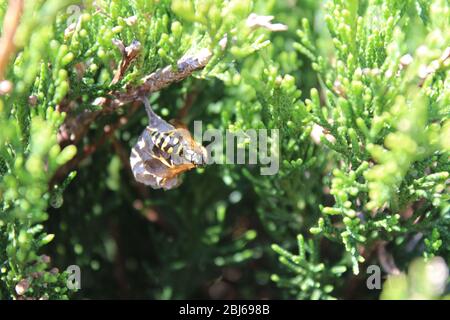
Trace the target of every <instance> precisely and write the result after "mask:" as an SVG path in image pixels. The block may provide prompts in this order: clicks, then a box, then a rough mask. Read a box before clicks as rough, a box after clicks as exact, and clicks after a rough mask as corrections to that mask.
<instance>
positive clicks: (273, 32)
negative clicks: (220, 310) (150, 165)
mask: <svg viewBox="0 0 450 320" xmlns="http://www.w3.org/2000/svg"><path fill="white" fill-rule="evenodd" d="M0 22H1V23H0V35H1V38H0V299H68V298H151V299H180V298H278V299H280V298H297V299H342V298H373V299H377V298H382V299H408V298H417V297H420V298H432V299H435V298H440V297H443V296H445V295H446V294H448V292H447V291H446V288H448V285H447V286H446V284H448V269H447V265H448V264H449V262H450V252H449V248H450V246H449V245H450V233H449V227H450V210H449V209H450V206H449V193H448V191H449V186H448V182H449V169H450V168H449V164H450V162H449V151H450V144H449V141H450V120H449V114H450V82H449V81H450V80H449V73H450V3H449V1H448V0H408V1H396V0H383V1H381V0H376V1H375V0H349V1H343V0H325V1H312V0H292V1H275V0H270V1H263V0H253V1H252V0H237V1H235V0H188V1H186V0H173V1H170V0H134V1H121V0H96V1H94V0H85V1H75V0H63V1H62V0H34V1H22V0H10V1H8V0H0ZM142 95H146V96H148V97H149V101H150V104H151V106H152V108H153V110H154V111H155V112H156V113H157V114H158V115H159V116H161V117H162V118H164V119H165V120H167V121H169V120H170V119H176V120H178V121H181V122H183V123H185V124H186V125H187V127H188V128H189V129H191V131H194V130H193V129H194V124H193V122H194V121H195V120H201V121H202V122H203V129H204V130H206V129H208V128H214V129H218V130H219V131H220V132H222V133H223V136H224V137H225V134H226V132H228V133H238V132H240V130H243V131H246V130H251V129H265V130H268V134H269V136H270V138H269V141H270V145H269V151H270V152H269V153H270V155H271V156H273V157H274V159H276V160H277V161H279V167H278V170H277V172H276V174H274V175H261V169H262V168H263V167H265V166H264V165H263V164H261V163H258V164H256V165H255V164H227V163H224V164H211V165H208V166H206V167H204V168H196V169H195V170H192V171H190V172H187V173H185V174H184V176H183V182H182V184H181V185H180V186H179V187H178V188H176V189H173V190H170V191H163V190H153V189H151V188H149V187H147V186H145V185H143V184H140V183H138V182H136V181H135V180H134V177H133V174H132V171H131V170H132V168H131V167H130V162H129V156H130V150H131V148H133V146H134V145H135V144H136V142H137V140H138V137H139V135H140V134H141V133H142V131H143V130H144V128H145V126H146V125H147V124H148V119H147V116H146V113H145V110H144V108H143V107H142V102H141V100H140V97H141V96H142ZM271 130H272V131H271ZM273 130H278V131H276V132H278V135H274V134H273V132H275V131H273ZM246 132H248V131H246ZM271 133H272V134H271ZM278 138H279V139H278ZM238 142H239V143H238V146H239V147H242V148H249V147H250V145H251V143H252V141H251V140H250V136H249V135H247V136H245V138H244V139H242V140H240V141H238ZM203 143H204V145H207V144H208V142H203ZM224 151H225V150H224ZM259 151H260V152H261V150H259ZM224 156H225V152H224ZM223 158H224V157H223ZM248 158H249V156H247V158H246V159H247V160H248ZM71 265H77V266H79V267H80V270H81V283H80V284H81V288H80V289H78V290H72V289H71V288H70V286H68V280H70V277H71V274H70V272H68V271H65V270H66V269H67V268H68V267H69V266H71ZM371 265H375V266H379V267H380V268H381V273H382V277H383V279H384V278H385V277H386V276H387V281H386V282H385V284H383V288H382V290H370V288H368V287H367V285H366V284H367V283H366V280H367V278H368V276H369V274H368V273H367V270H368V267H369V266H371ZM430 270H434V271H436V272H435V273H436V274H438V275H439V279H437V280H436V279H434V278H433V279H434V280H436V281H434V280H433V279H432V277H433V272H431V271H430ZM438 271H439V272H438ZM430 272H431V273H430ZM430 277H431V278H430ZM433 281H434V282H433ZM421 283H435V284H436V286H434V287H432V286H428V285H426V286H422V285H421ZM447 290H448V289H447Z"/></svg>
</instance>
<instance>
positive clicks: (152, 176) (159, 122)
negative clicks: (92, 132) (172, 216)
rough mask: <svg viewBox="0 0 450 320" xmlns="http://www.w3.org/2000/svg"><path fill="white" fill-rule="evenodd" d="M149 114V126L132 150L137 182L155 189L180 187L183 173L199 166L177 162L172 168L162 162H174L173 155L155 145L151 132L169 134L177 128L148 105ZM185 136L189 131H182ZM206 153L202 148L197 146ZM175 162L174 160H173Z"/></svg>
mask: <svg viewBox="0 0 450 320" xmlns="http://www.w3.org/2000/svg"><path fill="white" fill-rule="evenodd" d="M146 109H147V113H148V116H149V119H150V124H149V126H148V127H147V128H146V129H145V130H144V131H143V132H142V134H141V135H140V136H139V139H138V141H137V143H136V145H135V146H134V147H133V149H132V150H131V156H130V165H131V169H132V171H133V175H134V177H135V179H136V181H138V182H141V183H143V184H146V185H149V186H151V187H152V188H153V189H160V188H163V189H165V190H169V189H173V188H176V187H178V186H179V185H180V184H181V182H182V180H181V173H183V172H185V171H188V170H190V169H192V168H195V167H196V166H197V165H195V164H193V163H190V162H186V161H184V162H179V159H178V161H175V165H174V166H172V167H169V166H167V164H165V163H163V162H162V161H161V158H163V159H165V160H167V162H172V163H173V162H174V161H170V160H171V155H170V154H168V153H166V152H164V151H162V150H161V149H159V148H158V147H157V146H155V145H154V143H153V140H152V138H151V134H150V132H151V130H149V129H156V130H158V131H160V132H167V131H172V130H175V129H176V128H175V127H174V126H173V125H171V124H169V123H168V122H166V121H164V120H163V119H161V118H160V117H159V116H158V115H156V114H155V113H154V112H153V111H152V110H151V108H150V106H149V105H148V104H147V103H146ZM181 130H182V131H184V134H185V135H186V134H188V135H189V136H190V133H189V132H188V131H187V130H184V129H181ZM197 147H198V148H199V149H200V150H202V151H204V148H203V147H202V146H197ZM172 160H173V159H172Z"/></svg>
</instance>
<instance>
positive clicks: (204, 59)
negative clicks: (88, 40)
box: [58, 49, 212, 145]
mask: <svg viewBox="0 0 450 320" xmlns="http://www.w3.org/2000/svg"><path fill="white" fill-rule="evenodd" d="M211 56H212V54H211V52H210V51H209V50H208V49H203V50H201V51H200V52H198V53H197V54H195V55H184V56H183V57H182V58H181V59H180V60H178V63H177V69H176V70H174V68H173V67H172V66H166V67H164V68H162V69H159V70H157V71H155V72H153V73H151V74H150V75H148V76H146V77H144V78H143V79H141V82H142V84H140V85H138V86H129V87H128V88H127V89H126V92H121V91H119V90H116V91H113V92H111V93H110V94H109V96H110V97H111V98H110V97H102V98H98V99H96V100H95V101H94V105H96V106H98V107H101V109H100V110H95V111H90V110H85V111H84V112H83V113H81V114H79V115H78V116H76V117H69V118H68V119H67V120H66V121H65V123H64V124H63V125H62V126H61V127H60V129H59V134H58V142H59V143H60V145H67V144H76V143H77V142H78V141H80V139H81V138H82V137H84V135H85V134H86V133H87V131H88V129H89V127H90V125H91V124H92V123H93V122H94V121H95V120H96V119H97V118H98V117H99V116H102V115H105V114H109V113H112V112H113V111H114V110H116V109H117V108H119V107H121V106H123V105H125V104H127V103H130V102H132V101H135V100H137V99H139V98H140V97H142V96H146V95H148V94H150V93H152V92H156V91H159V90H161V89H163V88H166V87H168V86H169V85H170V84H172V83H174V82H178V81H181V80H183V79H185V78H187V77H189V76H190V75H192V73H194V72H195V71H198V70H201V69H203V68H204V67H205V66H206V65H207V64H208V62H209V60H210V59H211ZM124 59H127V57H124ZM121 65H129V64H126V63H121ZM119 73H120V74H122V75H123V74H124V71H123V70H121V69H119ZM114 79H116V77H115V78H114ZM113 81H115V83H117V82H118V81H119V80H113Z"/></svg>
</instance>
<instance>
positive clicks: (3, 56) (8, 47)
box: [0, 0, 23, 81]
mask: <svg viewBox="0 0 450 320" xmlns="http://www.w3.org/2000/svg"><path fill="white" fill-rule="evenodd" d="M22 12H23V0H9V6H8V10H7V12H6V14H5V18H4V21H3V34H2V37H1V38H0V81H1V80H4V76H5V69H6V66H7V65H8V62H9V59H10V58H11V56H12V55H13V53H14V51H15V50H16V47H15V45H14V36H15V34H16V31H17V27H18V26H19V22H20V17H21V16H22Z"/></svg>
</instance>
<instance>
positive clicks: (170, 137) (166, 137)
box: [149, 128, 183, 155]
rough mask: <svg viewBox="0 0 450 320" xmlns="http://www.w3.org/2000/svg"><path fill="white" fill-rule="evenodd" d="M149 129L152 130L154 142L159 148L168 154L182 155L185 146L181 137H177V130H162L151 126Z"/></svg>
mask: <svg viewBox="0 0 450 320" xmlns="http://www.w3.org/2000/svg"><path fill="white" fill-rule="evenodd" d="M149 130H150V132H151V133H150V135H151V138H152V142H153V144H154V145H155V146H156V147H157V148H158V149H160V150H162V151H164V152H166V153H168V154H177V155H180V153H181V152H182V149H183V148H182V146H181V143H180V142H181V141H180V138H179V137H177V135H176V134H175V133H176V132H175V131H165V132H161V131H158V130H155V129H151V128H149Z"/></svg>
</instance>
